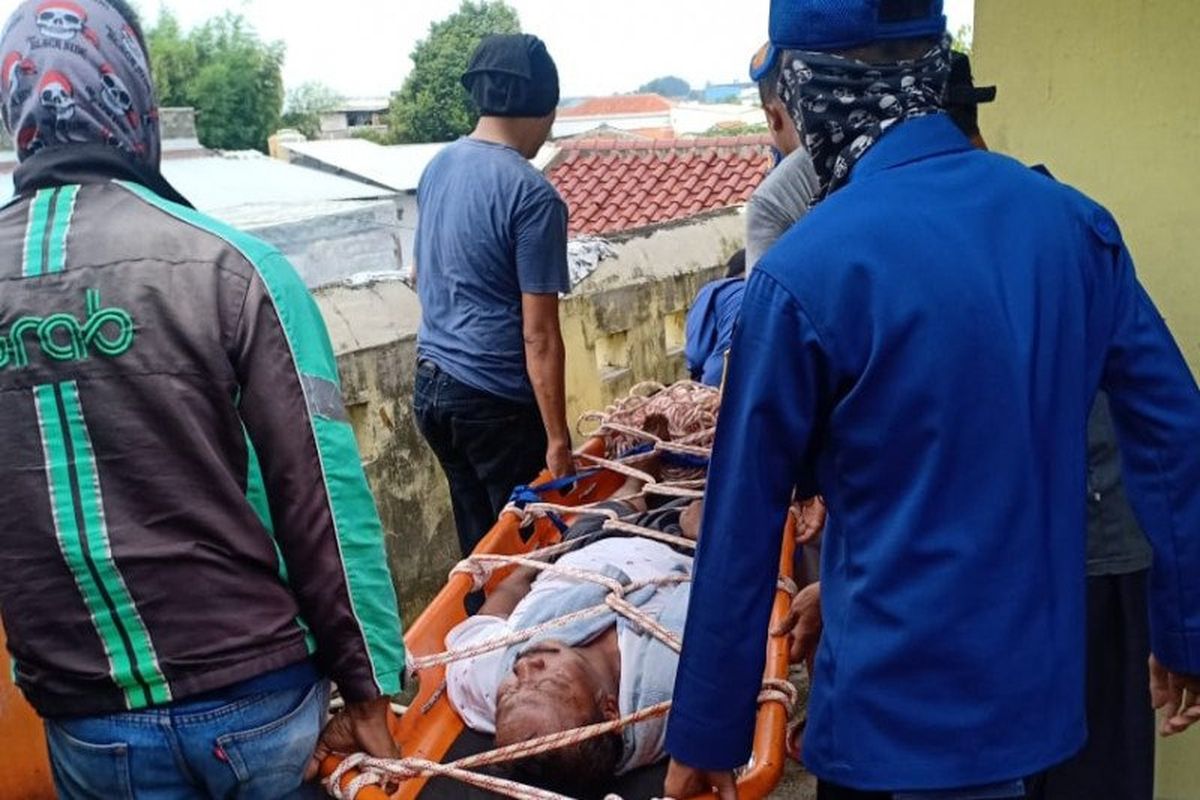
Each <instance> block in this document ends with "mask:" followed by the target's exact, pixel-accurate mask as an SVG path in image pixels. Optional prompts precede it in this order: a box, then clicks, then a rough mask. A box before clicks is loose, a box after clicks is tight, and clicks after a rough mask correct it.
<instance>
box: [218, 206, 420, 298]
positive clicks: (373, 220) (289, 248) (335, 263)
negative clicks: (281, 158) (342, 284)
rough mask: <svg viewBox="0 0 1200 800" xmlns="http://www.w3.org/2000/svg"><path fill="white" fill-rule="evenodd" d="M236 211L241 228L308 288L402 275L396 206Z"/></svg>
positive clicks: (400, 244)
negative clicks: (284, 260) (272, 250)
mask: <svg viewBox="0 0 1200 800" xmlns="http://www.w3.org/2000/svg"><path fill="white" fill-rule="evenodd" d="M264 211H265V214H264V216H263V217H262V218H260V219H255V209H252V208H248V209H243V210H241V211H240V217H239V218H238V220H237V222H238V223H239V224H240V227H243V228H245V229H246V230H247V231H249V232H250V233H253V234H254V235H255V236H258V237H260V238H262V239H264V240H266V241H268V242H270V243H271V244H273V245H275V246H276V247H278V248H279V249H280V251H282V252H283V254H284V255H286V256H287V257H288V259H289V260H290V261H291V262H292V264H293V265H294V266H295V267H296V270H297V271H298V272H299V273H300V277H302V278H303V279H304V282H305V284H307V285H308V286H310V287H316V286H326V285H328V284H331V283H335V282H338V281H341V280H344V279H346V278H348V277H350V276H352V275H358V274H361V273H364V272H386V271H390V270H400V269H401V264H402V262H401V249H402V247H403V245H402V239H403V234H404V231H403V230H402V228H401V223H400V213H401V212H400V209H399V208H398V207H397V203H396V202H395V201H394V200H372V201H339V202H329V203H321V204H316V205H314V206H313V207H312V208H311V209H308V210H306V209H304V208H300V209H295V210H293V209H287V208H285V209H283V210H282V211H281V210H280V209H279V208H274V207H273V208H270V209H265V210H264Z"/></svg>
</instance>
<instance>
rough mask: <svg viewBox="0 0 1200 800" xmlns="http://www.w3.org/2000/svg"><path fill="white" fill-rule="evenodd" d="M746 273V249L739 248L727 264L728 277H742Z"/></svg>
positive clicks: (726, 272) (726, 274)
mask: <svg viewBox="0 0 1200 800" xmlns="http://www.w3.org/2000/svg"><path fill="white" fill-rule="evenodd" d="M745 274H746V251H745V250H738V251H737V252H736V253H734V254H733V255H732V256H731V257H730V259H729V263H728V264H726V265H725V277H726V278H740V277H742V276H743V275H745Z"/></svg>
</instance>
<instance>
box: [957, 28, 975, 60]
mask: <svg viewBox="0 0 1200 800" xmlns="http://www.w3.org/2000/svg"><path fill="white" fill-rule="evenodd" d="M974 42H975V28H974V27H973V26H971V25H963V26H962V27H960V28H959V29H958V31H957V32H956V33H955V34H954V49H955V50H957V51H958V52H960V53H966V54H967V55H971V46H972V45H973V44H974Z"/></svg>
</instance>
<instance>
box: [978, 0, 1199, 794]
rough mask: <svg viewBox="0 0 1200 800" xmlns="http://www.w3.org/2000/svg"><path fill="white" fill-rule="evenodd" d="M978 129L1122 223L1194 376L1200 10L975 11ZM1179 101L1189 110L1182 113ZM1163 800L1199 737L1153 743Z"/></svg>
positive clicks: (1188, 785) (1067, 7)
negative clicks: (991, 95) (1194, 78)
mask: <svg viewBox="0 0 1200 800" xmlns="http://www.w3.org/2000/svg"><path fill="white" fill-rule="evenodd" d="M975 13H976V20H975V55H974V59H973V60H974V62H975V64H974V67H975V76H976V78H977V79H978V80H979V81H980V82H981V83H983V84H993V83H994V84H997V85H998V86H999V89H1000V93H999V96H998V98H997V102H996V103H994V104H992V105H991V106H984V110H983V114H982V119H981V127H982V129H983V133H984V136H986V137H987V139H988V142H989V143H990V144H991V145H992V146H993V147H994V148H995V149H997V150H1000V151H1003V152H1006V153H1011V154H1012V155H1015V156H1017V157H1018V158H1021V159H1022V160H1023V161H1025V162H1026V163H1030V164H1036V163H1044V164H1046V165H1048V166H1049V167H1050V169H1051V170H1052V171H1053V172H1054V173H1055V175H1057V176H1058V177H1059V178H1060V179H1062V180H1064V181H1066V182H1068V183H1071V184H1073V185H1075V186H1078V187H1079V188H1080V189H1082V190H1083V191H1085V192H1087V193H1088V194H1090V195H1091V196H1092V197H1094V198H1095V199H1096V200H1098V201H1100V202H1101V203H1104V204H1105V205H1107V206H1108V207H1109V208H1110V209H1111V210H1112V211H1113V213H1114V214H1115V215H1116V217H1117V219H1118V221H1119V222H1120V224H1121V228H1122V231H1123V232H1124V234H1125V237H1126V240H1127V241H1128V243H1129V246H1130V249H1131V251H1132V253H1133V257H1134V260H1135V262H1136V263H1137V267H1138V273H1139V275H1140V277H1141V279H1142V281H1143V283H1145V285H1146V288H1147V289H1148V290H1149V292H1150V294H1151V295H1152V296H1153V297H1154V300H1155V301H1156V303H1157V304H1158V307H1159V309H1160V311H1162V313H1163V315H1164V316H1165V317H1166V319H1167V322H1168V324H1169V325H1170V326H1171V330H1172V331H1173V332H1174V334H1175V337H1176V338H1177V339H1178V341H1179V344H1180V347H1181V348H1182V349H1183V352H1184V354H1185V355H1186V356H1187V358H1188V360H1189V362H1190V363H1191V366H1192V370H1193V371H1194V372H1196V373H1197V374H1200V270H1198V269H1196V253H1197V252H1198V251H1200V225H1197V220H1200V106H1197V105H1196V104H1195V103H1194V102H1191V100H1190V94H1189V91H1188V88H1187V87H1188V78H1187V77H1186V76H1191V75H1195V74H1196V72H1197V71H1198V70H1200V49H1197V47H1196V43H1195V34H1196V31H1197V30H1200V3H1197V2H1196V0H1153V2H1149V0H1144V1H1143V2H1135V3H1131V2H1128V1H1127V0H978V2H977V3H976V9H975ZM1181 98H1184V99H1183V100H1182V101H1181ZM1158 752H1159V770H1158V776H1159V782H1158V783H1159V785H1158V795H1159V797H1160V798H1162V800H1200V734H1195V733H1193V734H1192V735H1190V736H1182V737H1178V738H1176V739H1172V740H1168V741H1162V742H1160V744H1159V748H1158Z"/></svg>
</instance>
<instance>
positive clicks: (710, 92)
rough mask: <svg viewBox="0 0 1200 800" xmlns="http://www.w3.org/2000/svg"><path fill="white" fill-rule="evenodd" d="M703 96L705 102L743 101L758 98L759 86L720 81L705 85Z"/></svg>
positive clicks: (752, 100)
mask: <svg viewBox="0 0 1200 800" xmlns="http://www.w3.org/2000/svg"><path fill="white" fill-rule="evenodd" d="M701 97H702V99H703V101H704V102H705V103H743V102H747V101H749V102H755V101H757V99H758V87H757V86H755V85H754V84H753V83H718V84H709V85H708V86H705V87H704V91H703V92H702V93H701Z"/></svg>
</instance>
